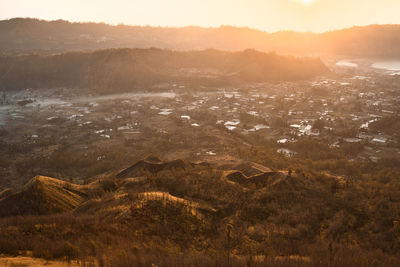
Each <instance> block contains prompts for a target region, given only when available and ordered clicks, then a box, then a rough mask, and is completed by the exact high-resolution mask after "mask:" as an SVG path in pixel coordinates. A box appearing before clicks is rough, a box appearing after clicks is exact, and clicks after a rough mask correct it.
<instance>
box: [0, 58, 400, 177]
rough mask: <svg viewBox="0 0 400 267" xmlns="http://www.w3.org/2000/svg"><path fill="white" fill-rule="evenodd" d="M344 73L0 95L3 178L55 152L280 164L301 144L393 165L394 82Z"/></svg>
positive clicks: (396, 144)
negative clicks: (261, 157)
mask: <svg viewBox="0 0 400 267" xmlns="http://www.w3.org/2000/svg"><path fill="white" fill-rule="evenodd" d="M341 67H342V66H336V68H338V71H336V72H335V74H334V75H330V76H328V77H320V78H318V79H315V80H312V81H301V82H285V83H279V84H248V85H243V86H241V87H225V88H224V87H221V88H207V87H200V88H198V87H197V88H192V87H191V85H190V84H167V85H163V87H162V89H159V88H158V89H157V90H154V89H153V90H146V89H143V90H142V91H138V92H130V93H122V94H111V95H96V94H94V93H93V94H91V93H87V92H86V91H85V92H84V91H80V90H78V89H68V88H61V89H47V90H32V89H29V88H28V89H26V90H23V91H20V92H18V93H15V94H12V93H8V94H6V93H4V94H2V101H1V106H0V135H1V140H2V145H3V149H5V148H4V145H6V146H7V147H8V149H9V150H13V151H12V152H13V153H11V154H9V155H11V156H9V157H7V158H6V157H3V158H2V164H1V165H2V166H1V167H2V168H1V170H0V174H1V175H2V176H4V177H11V178H9V179H16V176H17V173H18V172H16V169H18V167H17V166H18V164H17V162H18V161H24V160H25V161H26V159H27V158H29V159H35V158H49V157H51V155H52V154H53V153H55V152H57V151H58V150H60V149H64V150H65V149H68V150H69V151H73V153H74V154H75V155H80V156H82V155H83V156H85V155H86V156H87V155H89V154H90V155H91V156H92V157H95V158H96V160H97V161H100V162H101V161H102V160H104V159H105V158H107V157H109V155H107V151H121V153H122V152H123V151H125V152H126V151H130V153H132V154H134V155H135V156H134V157H135V158H136V157H137V158H141V157H144V156H146V155H149V154H156V155H159V156H161V157H164V158H166V159H174V158H188V159H191V160H199V159H204V158H211V157H214V156H221V155H231V154H233V153H234V151H235V150H237V149H238V148H241V147H251V146H254V145H263V144H265V143H268V144H270V145H272V146H273V147H275V149H276V151H277V152H279V153H281V154H283V155H284V156H286V157H302V156H303V154H304V153H306V152H307V150H308V148H307V147H306V148H304V145H303V146H300V145H299V143H301V142H300V141H304V140H308V142H318V143H320V144H324V145H326V149H327V151H325V152H326V153H330V152H331V151H335V152H336V153H339V154H340V153H342V154H343V158H344V159H346V160H361V161H371V162H378V161H380V160H382V159H385V158H397V159H398V158H400V137H399V135H398V131H397V130H396V129H398V125H397V124H398V116H399V114H400V110H399V107H400V105H399V102H400V93H399V92H400V90H399V89H400V88H399V83H398V82H396V81H398V78H397V77H398V76H394V75H387V74H385V73H379V72H372V71H369V72H365V71H364V72H362V73H352V74H346V75H344V74H340V70H341ZM350 73H351V72H350ZM396 79H397V80H396ZM5 125H6V126H7V127H5ZM15 133H18V134H15ZM303 143H304V142H303ZM311 144H312V143H311ZM105 151H106V152H105ZM34 165H35V164H34ZM37 165H38V166H37ZM37 165H36V166H35V169H36V171H38V172H39V171H40V169H41V166H40V164H39V163H38V164H37ZM12 177H15V178H12ZM8 181H9V180H8Z"/></svg>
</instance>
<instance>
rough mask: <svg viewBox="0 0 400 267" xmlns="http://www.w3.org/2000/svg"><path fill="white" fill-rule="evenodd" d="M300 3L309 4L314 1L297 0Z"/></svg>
mask: <svg viewBox="0 0 400 267" xmlns="http://www.w3.org/2000/svg"><path fill="white" fill-rule="evenodd" d="M299 1H300V2H301V3H303V4H304V5H309V4H311V3H312V2H314V0H299Z"/></svg>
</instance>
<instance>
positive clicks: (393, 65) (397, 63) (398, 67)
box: [371, 60, 400, 71]
mask: <svg viewBox="0 0 400 267" xmlns="http://www.w3.org/2000/svg"><path fill="white" fill-rule="evenodd" d="M371 67H373V68H375V69H381V70H389V71H400V60H387V61H378V62H375V63H373V64H372V65H371Z"/></svg>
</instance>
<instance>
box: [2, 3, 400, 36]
mask: <svg viewBox="0 0 400 267" xmlns="http://www.w3.org/2000/svg"><path fill="white" fill-rule="evenodd" d="M13 17H35V18H41V19H47V20H54V19H65V20H69V21H80V22H87V21H93V22H106V23H110V24H120V23H123V24H129V25H154V26H187V25H198V26H205V27H210V26H211V27H218V26H220V25H234V26H246V27H250V28H257V29H260V30H264V31H269V32H274V31H279V30H296V31H316V32H321V31H327V30H332V29H337V28H345V27H350V26H354V25H368V24H400V0H0V19H9V18H13Z"/></svg>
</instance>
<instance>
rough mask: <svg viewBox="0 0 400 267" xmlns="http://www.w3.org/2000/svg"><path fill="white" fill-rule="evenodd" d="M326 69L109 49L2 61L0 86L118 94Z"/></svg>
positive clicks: (284, 77)
mask: <svg viewBox="0 0 400 267" xmlns="http://www.w3.org/2000/svg"><path fill="white" fill-rule="evenodd" d="M328 71H329V70H328V69H327V67H326V66H325V65H324V64H323V63H322V62H321V60H319V59H317V58H295V57H289V56H279V55H277V54H275V53H263V52H259V51H255V50H245V51H241V52H224V51H218V50H203V51H189V52H182V51H181V52H178V51H170V50H161V49H154V48H153V49H109V50H99V51H95V52H69V53H64V54H59V55H47V56H43V55H25V56H3V57H1V58H0V73H1V75H0V83H1V85H2V87H3V88H5V89H21V88H52V87H78V88H92V89H96V90H99V91H112V92H115V91H129V90H132V88H134V87H135V86H143V85H154V84H157V83H165V82H171V83H172V82H173V83H175V82H182V83H190V84H192V85H196V84H198V85H221V84H225V85H227V84H235V83H239V82H277V81H288V80H301V79H308V78H312V77H315V76H316V75H320V74H323V73H326V72H328Z"/></svg>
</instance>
